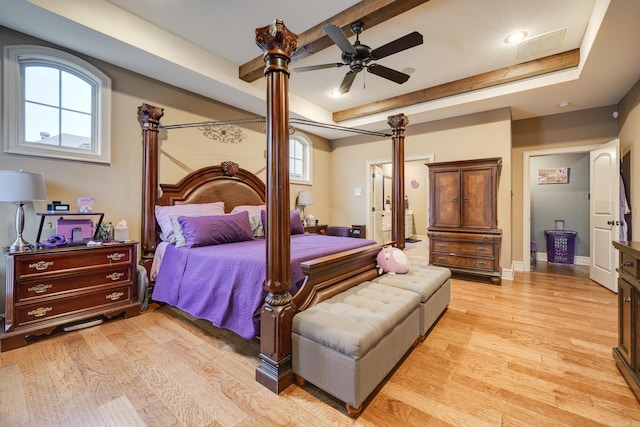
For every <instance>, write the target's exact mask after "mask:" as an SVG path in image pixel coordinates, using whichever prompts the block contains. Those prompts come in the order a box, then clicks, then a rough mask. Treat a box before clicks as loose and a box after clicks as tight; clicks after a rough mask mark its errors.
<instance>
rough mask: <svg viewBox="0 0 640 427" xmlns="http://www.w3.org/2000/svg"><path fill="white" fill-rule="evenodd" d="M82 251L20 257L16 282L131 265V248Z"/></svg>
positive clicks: (85, 249) (17, 264) (88, 249)
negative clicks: (79, 270) (70, 271)
mask: <svg viewBox="0 0 640 427" xmlns="http://www.w3.org/2000/svg"><path fill="white" fill-rule="evenodd" d="M83 249H84V250H82V251H74V250H70V251H60V252H52V253H43V254H41V255H36V256H30V257H20V258H18V259H17V260H16V273H15V274H16V280H20V279H24V278H29V277H32V276H34V275H38V274H51V273H52V272H64V271H67V270H74V271H76V272H77V271H78V269H81V268H95V267H97V266H103V265H112V264H118V263H125V264H126V263H131V261H132V259H133V247H132V246H128V247H113V248H83Z"/></svg>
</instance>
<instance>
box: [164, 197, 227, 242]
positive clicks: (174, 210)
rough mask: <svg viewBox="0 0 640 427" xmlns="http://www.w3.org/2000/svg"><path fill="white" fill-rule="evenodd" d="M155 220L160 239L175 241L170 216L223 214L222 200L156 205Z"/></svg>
mask: <svg viewBox="0 0 640 427" xmlns="http://www.w3.org/2000/svg"><path fill="white" fill-rule="evenodd" d="M155 214H156V221H158V225H159V226H160V229H161V230H162V239H163V240H166V241H169V242H170V241H172V240H173V242H175V238H172V235H173V224H172V223H171V216H207V215H224V214H225V212H224V202H213V203H189V204H186V205H173V206H156V209H155Z"/></svg>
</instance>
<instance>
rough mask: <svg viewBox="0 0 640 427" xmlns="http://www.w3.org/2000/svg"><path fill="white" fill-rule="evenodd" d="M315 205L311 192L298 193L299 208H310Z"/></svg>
mask: <svg viewBox="0 0 640 427" xmlns="http://www.w3.org/2000/svg"><path fill="white" fill-rule="evenodd" d="M312 204H313V195H312V194H311V191H300V192H299V193H298V206H309V205H312Z"/></svg>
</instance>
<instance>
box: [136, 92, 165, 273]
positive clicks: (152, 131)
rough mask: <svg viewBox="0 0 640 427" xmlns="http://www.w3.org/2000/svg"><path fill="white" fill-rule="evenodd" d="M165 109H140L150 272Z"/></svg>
mask: <svg viewBox="0 0 640 427" xmlns="http://www.w3.org/2000/svg"><path fill="white" fill-rule="evenodd" d="M163 115H164V109H162V108H159V107H154V106H153V105H148V104H142V105H141V106H139V107H138V121H139V122H140V126H142V145H143V146H142V161H143V163H142V221H141V223H140V228H141V230H142V231H141V236H140V240H141V242H140V243H141V247H142V249H141V255H140V258H141V260H140V262H141V264H142V265H143V266H144V268H145V269H146V270H147V276H149V271H150V270H151V265H152V264H153V254H154V252H155V250H156V219H155V212H154V209H155V206H156V199H157V197H158V153H159V150H160V147H159V146H158V126H159V125H160V119H161V118H162V116H163Z"/></svg>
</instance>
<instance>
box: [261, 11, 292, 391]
mask: <svg viewBox="0 0 640 427" xmlns="http://www.w3.org/2000/svg"><path fill="white" fill-rule="evenodd" d="M256 43H257V44H258V46H260V48H261V49H262V51H263V52H264V61H265V69H264V73H265V77H266V79H267V114H266V117H267V118H266V129H267V130H266V131H267V226H266V228H267V230H266V233H265V239H266V251H267V270H266V280H265V289H266V290H267V291H268V294H267V297H266V298H265V303H264V305H263V306H262V310H261V312H260V358H261V359H262V363H261V364H260V366H259V367H258V368H257V369H256V380H257V381H258V382H259V383H260V384H262V385H264V386H265V387H267V388H268V389H269V390H271V391H272V392H274V393H280V392H281V391H282V390H284V389H285V388H287V387H288V386H289V385H291V384H292V383H293V373H292V371H291V321H292V319H293V315H294V314H295V307H294V305H293V302H292V298H291V294H290V293H289V289H290V288H291V264H290V263H291V261H290V260H291V242H290V234H291V232H290V228H289V227H290V220H289V210H290V209H289V198H290V193H289V69H288V66H289V61H290V60H291V55H292V54H293V52H294V51H295V50H296V48H297V43H298V36H297V35H296V34H294V33H292V32H290V31H289V30H288V29H287V28H286V27H285V26H284V23H283V22H282V21H280V20H277V19H276V20H275V21H273V23H272V24H271V25H269V26H266V27H262V28H257V29H256Z"/></svg>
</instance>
